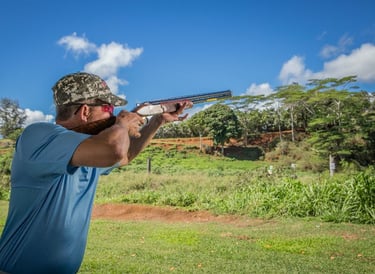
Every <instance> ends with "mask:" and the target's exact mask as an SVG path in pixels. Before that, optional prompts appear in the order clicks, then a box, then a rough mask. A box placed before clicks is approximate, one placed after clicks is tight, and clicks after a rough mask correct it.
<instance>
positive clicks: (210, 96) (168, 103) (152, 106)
mask: <svg viewBox="0 0 375 274" xmlns="http://www.w3.org/2000/svg"><path fill="white" fill-rule="evenodd" d="M230 97H232V91H230V90H225V91H216V92H210V93H201V94H195V95H190V96H182V97H173V98H168V99H159V100H152V101H146V102H143V103H140V104H137V106H136V107H135V108H134V109H133V110H132V112H135V113H137V114H138V115H140V116H143V117H147V116H153V115H156V114H161V113H167V112H169V113H170V112H175V111H177V110H178V108H179V107H180V104H181V103H184V102H187V103H188V104H187V107H186V108H191V107H193V105H194V104H200V103H208V102H213V101H218V100H224V99H228V98H230ZM115 122H116V116H111V117H109V118H108V119H103V120H98V121H95V122H91V123H88V124H84V125H81V126H78V127H75V128H72V129H71V130H74V131H76V132H80V133H86V134H90V135H96V134H98V133H99V132H101V131H102V130H104V129H106V128H108V127H111V126H112V125H114V123H115Z"/></svg>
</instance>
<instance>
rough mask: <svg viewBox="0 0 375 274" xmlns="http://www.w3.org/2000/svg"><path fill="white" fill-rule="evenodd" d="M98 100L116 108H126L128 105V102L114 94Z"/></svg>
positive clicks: (100, 97)
mask: <svg viewBox="0 0 375 274" xmlns="http://www.w3.org/2000/svg"><path fill="white" fill-rule="evenodd" d="M98 99H100V100H103V101H104V102H107V103H108V104H111V105H114V106H116V107H118V106H125V105H126V104H127V103H128V101H127V100H125V99H123V98H121V97H118V96H116V95H114V94H106V95H104V96H103V95H102V96H99V97H98Z"/></svg>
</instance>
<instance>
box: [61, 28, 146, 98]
mask: <svg viewBox="0 0 375 274" xmlns="http://www.w3.org/2000/svg"><path fill="white" fill-rule="evenodd" d="M58 44H59V45H61V46H63V47H65V48H66V49H67V50H68V51H70V52H72V53H73V54H74V55H75V56H79V55H80V54H81V53H85V54H89V53H96V54H97V59H96V60H94V61H92V62H89V63H87V64H86V65H85V66H84V71H86V72H89V73H94V74H97V75H99V76H100V77H102V78H103V79H104V80H105V81H106V82H107V84H108V86H109V87H110V89H111V91H112V92H113V93H115V94H117V93H118V91H119V86H121V85H127V84H128V82H127V81H126V80H125V79H120V78H118V76H117V73H118V70H119V69H120V68H124V67H128V66H130V65H131V64H132V63H133V61H134V60H135V59H136V58H138V57H139V56H140V55H141V54H142V52H143V48H129V47H128V46H127V45H122V44H119V43H116V42H111V43H109V44H102V45H101V46H100V47H98V46H96V45H95V44H93V43H91V42H90V41H89V40H88V39H87V38H86V37H84V36H82V37H79V36H77V34H76V33H73V34H72V35H68V36H64V37H62V38H61V39H60V40H59V41H58ZM119 96H123V95H119Z"/></svg>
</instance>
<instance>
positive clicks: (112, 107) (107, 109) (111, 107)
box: [102, 105, 114, 114]
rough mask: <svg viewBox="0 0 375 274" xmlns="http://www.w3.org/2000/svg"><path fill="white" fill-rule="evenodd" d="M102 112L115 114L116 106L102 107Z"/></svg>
mask: <svg viewBox="0 0 375 274" xmlns="http://www.w3.org/2000/svg"><path fill="white" fill-rule="evenodd" d="M102 110H103V111H104V112H109V113H111V114H113V110H114V106H112V105H102Z"/></svg>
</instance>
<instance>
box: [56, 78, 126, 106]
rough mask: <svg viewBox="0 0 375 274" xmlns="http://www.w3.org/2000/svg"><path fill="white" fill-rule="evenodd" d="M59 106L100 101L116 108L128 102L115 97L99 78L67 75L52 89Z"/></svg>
mask: <svg viewBox="0 0 375 274" xmlns="http://www.w3.org/2000/svg"><path fill="white" fill-rule="evenodd" d="M52 90H53V98H54V100H55V104H56V105H57V106H61V105H69V104H72V103H77V102H82V101H85V100H90V99H99V100H102V101H104V102H106V103H108V104H111V105H114V106H123V105H126V104H127V101H126V100H125V99H123V98H120V97H118V96H116V95H114V94H113V93H112V92H111V90H110V89H109V87H108V85H107V83H106V82H105V81H104V80H103V79H101V78H100V77H99V76H97V75H95V74H91V73H86V72H77V73H72V74H68V75H65V76H64V77H62V78H61V79H60V80H58V81H57V82H56V84H55V85H54V86H53V87H52Z"/></svg>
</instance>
